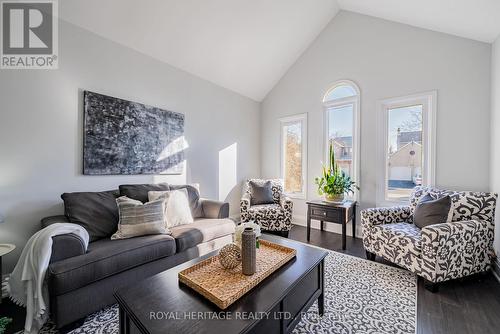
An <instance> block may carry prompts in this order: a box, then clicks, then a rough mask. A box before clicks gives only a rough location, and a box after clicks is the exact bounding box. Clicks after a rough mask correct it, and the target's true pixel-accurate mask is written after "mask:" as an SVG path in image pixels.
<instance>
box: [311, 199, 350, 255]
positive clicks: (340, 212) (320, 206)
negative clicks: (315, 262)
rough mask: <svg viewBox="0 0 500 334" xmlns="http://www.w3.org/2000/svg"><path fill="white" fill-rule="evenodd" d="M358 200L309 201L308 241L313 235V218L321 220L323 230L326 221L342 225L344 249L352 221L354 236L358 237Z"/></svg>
mask: <svg viewBox="0 0 500 334" xmlns="http://www.w3.org/2000/svg"><path fill="white" fill-rule="evenodd" d="M356 205H357V202H356V201H345V202H343V203H338V204H337V203H328V202H325V201H321V200H317V201H309V202H307V241H308V242H309V240H310V237H311V219H315V220H319V221H320V227H321V231H323V224H324V222H327V223H335V224H341V225H342V249H345V247H346V246H345V244H346V227H347V223H348V222H349V221H351V222H352V237H353V238H356Z"/></svg>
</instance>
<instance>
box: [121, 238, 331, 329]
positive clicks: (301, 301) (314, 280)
mask: <svg viewBox="0 0 500 334" xmlns="http://www.w3.org/2000/svg"><path fill="white" fill-rule="evenodd" d="M262 238H263V239H266V240H269V241H272V242H276V243H278V244H282V245H284V246H287V247H292V248H295V249H296V250H297V256H296V258H294V259H292V260H291V261H290V262H288V263H287V264H285V265H284V266H283V267H281V268H280V269H278V270H277V271H276V272H274V273H273V274H272V275H271V276H269V277H268V278H266V279H265V280H264V281H262V282H261V283H260V284H259V285H258V286H257V287H255V288H254V289H253V290H251V291H250V292H248V293H247V294H246V295H244V296H243V297H241V298H240V299H239V300H238V301H236V302H235V303H234V304H232V305H231V306H229V307H228V308H227V309H225V310H221V309H219V308H218V307H217V306H215V305H214V304H212V303H211V302H209V301H208V300H206V299H205V298H203V297H202V296H201V295H199V294H198V293H196V292H195V291H193V290H191V289H190V288H188V287H187V286H185V285H183V284H182V283H179V280H178V277H177V274H178V273H179V271H181V270H183V269H185V268H188V267H190V266H192V265H194V264H195V263H197V262H199V261H202V260H204V259H206V258H207V257H209V256H212V255H215V254H217V251H214V252H212V253H210V254H207V255H205V256H202V257H200V258H198V259H194V260H192V261H188V262H186V263H183V264H181V265H179V266H177V267H174V268H172V269H169V270H166V271H164V272H162V273H159V274H157V275H155V276H152V277H150V278H147V279H145V280H143V281H141V282H138V283H136V284H131V285H129V286H127V287H125V288H121V289H118V290H117V291H116V292H115V297H116V299H117V301H118V304H119V307H120V333H122V334H135V333H142V334H146V333H148V334H156V333H158V334H164V333H186V334H187V333H218V334H232V333H289V332H291V331H292V330H293V328H294V327H295V325H296V324H297V323H298V322H299V321H300V319H301V312H305V311H306V310H307V309H308V308H309V307H310V306H311V305H312V304H313V303H314V302H315V301H316V300H318V306H319V307H318V308H319V313H320V315H323V311H324V258H325V256H326V255H327V254H328V253H327V252H326V251H325V250H322V249H320V248H315V247H311V246H308V245H306V244H303V243H299V242H296V241H292V240H289V239H285V238H280V237H276V236H270V235H263V237H262Z"/></svg>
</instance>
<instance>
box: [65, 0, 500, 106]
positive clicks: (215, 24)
mask: <svg viewBox="0 0 500 334" xmlns="http://www.w3.org/2000/svg"><path fill="white" fill-rule="evenodd" d="M59 6H60V8H59V13H60V16H61V17H62V18H63V19H64V20H66V21H69V22H71V23H74V24H76V25H78V26H80V27H82V28H85V29H87V30H90V31H92V32H94V33H96V34H98V35H101V36H103V37H105V38H108V39H110V40H113V41H115V42H118V43H120V44H123V45H125V46H127V47H130V48H133V49H135V50H138V51H140V52H142V53H144V54H147V55H149V56H152V57H154V58H156V59H159V60H161V61H164V62H166V63H168V64H170V65H172V66H175V67H177V68H180V69H182V70H184V71H186V72H189V73H191V74H194V75H196V76H198V77H201V78H203V79H206V80H208V81H211V82H213V83H215V84H217V85H220V86H222V87H225V88H228V89H230V90H233V91H235V92H238V93H240V94H242V95H244V96H247V97H250V98H252V99H254V100H256V101H261V100H262V99H263V98H264V97H265V96H266V94H267V93H268V92H269V91H270V90H271V89H272V87H274V85H275V84H276V83H277V82H278V80H279V79H280V78H281V77H282V76H283V75H284V74H285V72H286V71H287V70H288V68H289V67H290V66H291V65H292V64H293V63H294V62H295V61H296V60H297V59H298V57H299V56H300V55H301V54H302V52H303V51H304V50H306V49H307V47H308V46H309V45H310V43H311V42H312V41H313V40H314V39H315V38H316V37H317V36H318V34H319V33H320V32H321V31H322V30H323V28H324V27H325V26H326V25H327V24H328V22H330V21H331V20H332V19H333V17H335V15H336V14H337V12H338V10H339V7H340V9H344V10H349V11H353V12H358V13H362V14H366V15H371V16H376V17H380V18H384V19H388V20H392V21H396V22H401V23H405V24H410V25H413V26H418V27H422V28H426V29H431V30H435V31H440V32H444V33H449V34H454V35H457V36H462V37H466V38H471V39H475V40H479V41H483V42H492V41H494V40H495V38H496V37H497V36H498V35H499V34H500V0H250V1H248V0H141V1H138V0H64V1H59Z"/></svg>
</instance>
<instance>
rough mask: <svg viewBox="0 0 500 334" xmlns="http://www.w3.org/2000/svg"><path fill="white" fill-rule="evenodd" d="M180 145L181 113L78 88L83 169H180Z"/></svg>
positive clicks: (130, 171)
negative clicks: (81, 109) (81, 108)
mask: <svg viewBox="0 0 500 334" xmlns="http://www.w3.org/2000/svg"><path fill="white" fill-rule="evenodd" d="M185 148H186V143H185V141H184V115H183V114H180V113H176V112H173V111H168V110H163V109H160V108H156V107H151V106H148V105H144V104H141V103H137V102H131V101H127V100H122V99H119V98H115V97H111V96H106V95H102V94H98V93H94V92H90V91H85V92H84V139H83V173H84V174H86V175H135V174H181V173H182V172H183V167H184V150H185Z"/></svg>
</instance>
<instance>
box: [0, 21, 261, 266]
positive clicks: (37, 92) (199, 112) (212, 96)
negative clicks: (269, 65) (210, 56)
mask: <svg viewBox="0 0 500 334" xmlns="http://www.w3.org/2000/svg"><path fill="white" fill-rule="evenodd" d="M59 38H60V42H59V46H60V55H59V56H60V58H59V59H60V61H59V64H60V67H59V70H53V71H40V70H39V71H37V70H1V71H0V108H1V109H0V159H1V160H0V214H2V215H4V216H5V223H3V224H0V243H2V242H5V243H14V244H15V245H16V246H17V247H18V248H17V250H16V252H15V253H14V254H10V255H8V256H6V257H4V261H5V262H4V263H5V267H4V273H5V272H10V270H11V269H12V268H13V265H14V264H15V261H16V260H17V257H18V256H19V254H20V252H21V249H22V247H23V245H24V243H25V241H26V240H27V238H28V237H29V236H31V235H32V234H33V233H34V232H35V231H36V230H37V229H38V228H39V221H40V218H42V217H45V216H48V215H52V214H60V213H62V212H63V208H62V201H61V199H60V198H59V196H60V194H61V193H63V192H70V191H98V190H105V189H114V188H116V187H117V186H118V185H119V184H123V183H148V182H158V181H168V182H171V183H184V182H199V183H200V184H201V193H202V196H205V197H209V198H214V199H216V198H218V197H219V179H218V178H219V156H220V154H219V152H220V151H222V150H224V149H225V148H227V147H230V146H231V147H232V150H231V152H232V154H234V152H235V150H234V147H237V152H236V153H237V157H236V158H235V157H234V156H232V157H229V159H230V161H231V163H232V165H231V166H229V167H228V166H227V165H226V166H225V168H226V169H225V170H228V168H229V169H231V168H237V171H236V173H233V175H236V181H240V180H242V179H244V178H247V177H255V176H258V175H259V174H260V152H259V146H260V145H259V129H258V128H259V104H258V103H257V102H254V101H252V100H250V99H248V98H245V97H242V96H240V95H238V94H236V93H233V92H230V91H228V90H226V89H223V88H221V87H218V86H216V85H214V84H211V83H209V82H207V81H204V80H201V79H199V78H197V77H194V76H192V75H190V74H187V73H186V72H183V71H180V70H178V69H175V68H173V67H171V66H168V65H166V64H165V63H162V62H159V61H157V60H154V59H152V58H150V57H147V56H145V55H142V54H140V53H139V52H136V51H133V50H131V49H128V48H125V47H123V46H121V45H118V44H116V43H114V42H111V41H109V40H105V39H103V38H101V37H98V36H97V35H94V34H92V33H90V32H88V31H85V30H82V29H81V28H76V27H75V26H73V25H70V24H68V23H65V22H61V24H60V29H59ZM200 56H201V55H200ZM84 89H88V90H92V91H95V92H100V93H104V94H108V95H112V96H117V97H121V98H124V99H129V100H133V101H138V102H142V103H146V104H149V105H153V106H158V107H161V108H165V109H168V110H172V111H176V112H181V113H184V114H185V115H186V128H185V136H186V139H187V141H188V143H189V145H190V148H189V149H188V150H187V172H186V175H182V176H166V177H154V176H84V175H82V172H81V170H82V163H81V161H82V90H84ZM235 143H236V144H237V145H236V146H232V145H233V144H235ZM227 158H228V157H226V156H225V159H227ZM235 161H236V163H234V162H235ZM221 162H222V163H225V161H221ZM222 186H223V187H224V189H225V192H226V194H225V197H226V198H228V199H229V200H230V202H231V208H232V211H233V212H235V211H236V212H237V211H238V209H239V204H238V203H239V197H240V191H239V189H238V188H234V184H230V185H228V184H227V182H226V183H224V184H223V185H222ZM228 192H229V195H228V194H227V193H228ZM223 195H224V194H223Z"/></svg>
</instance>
